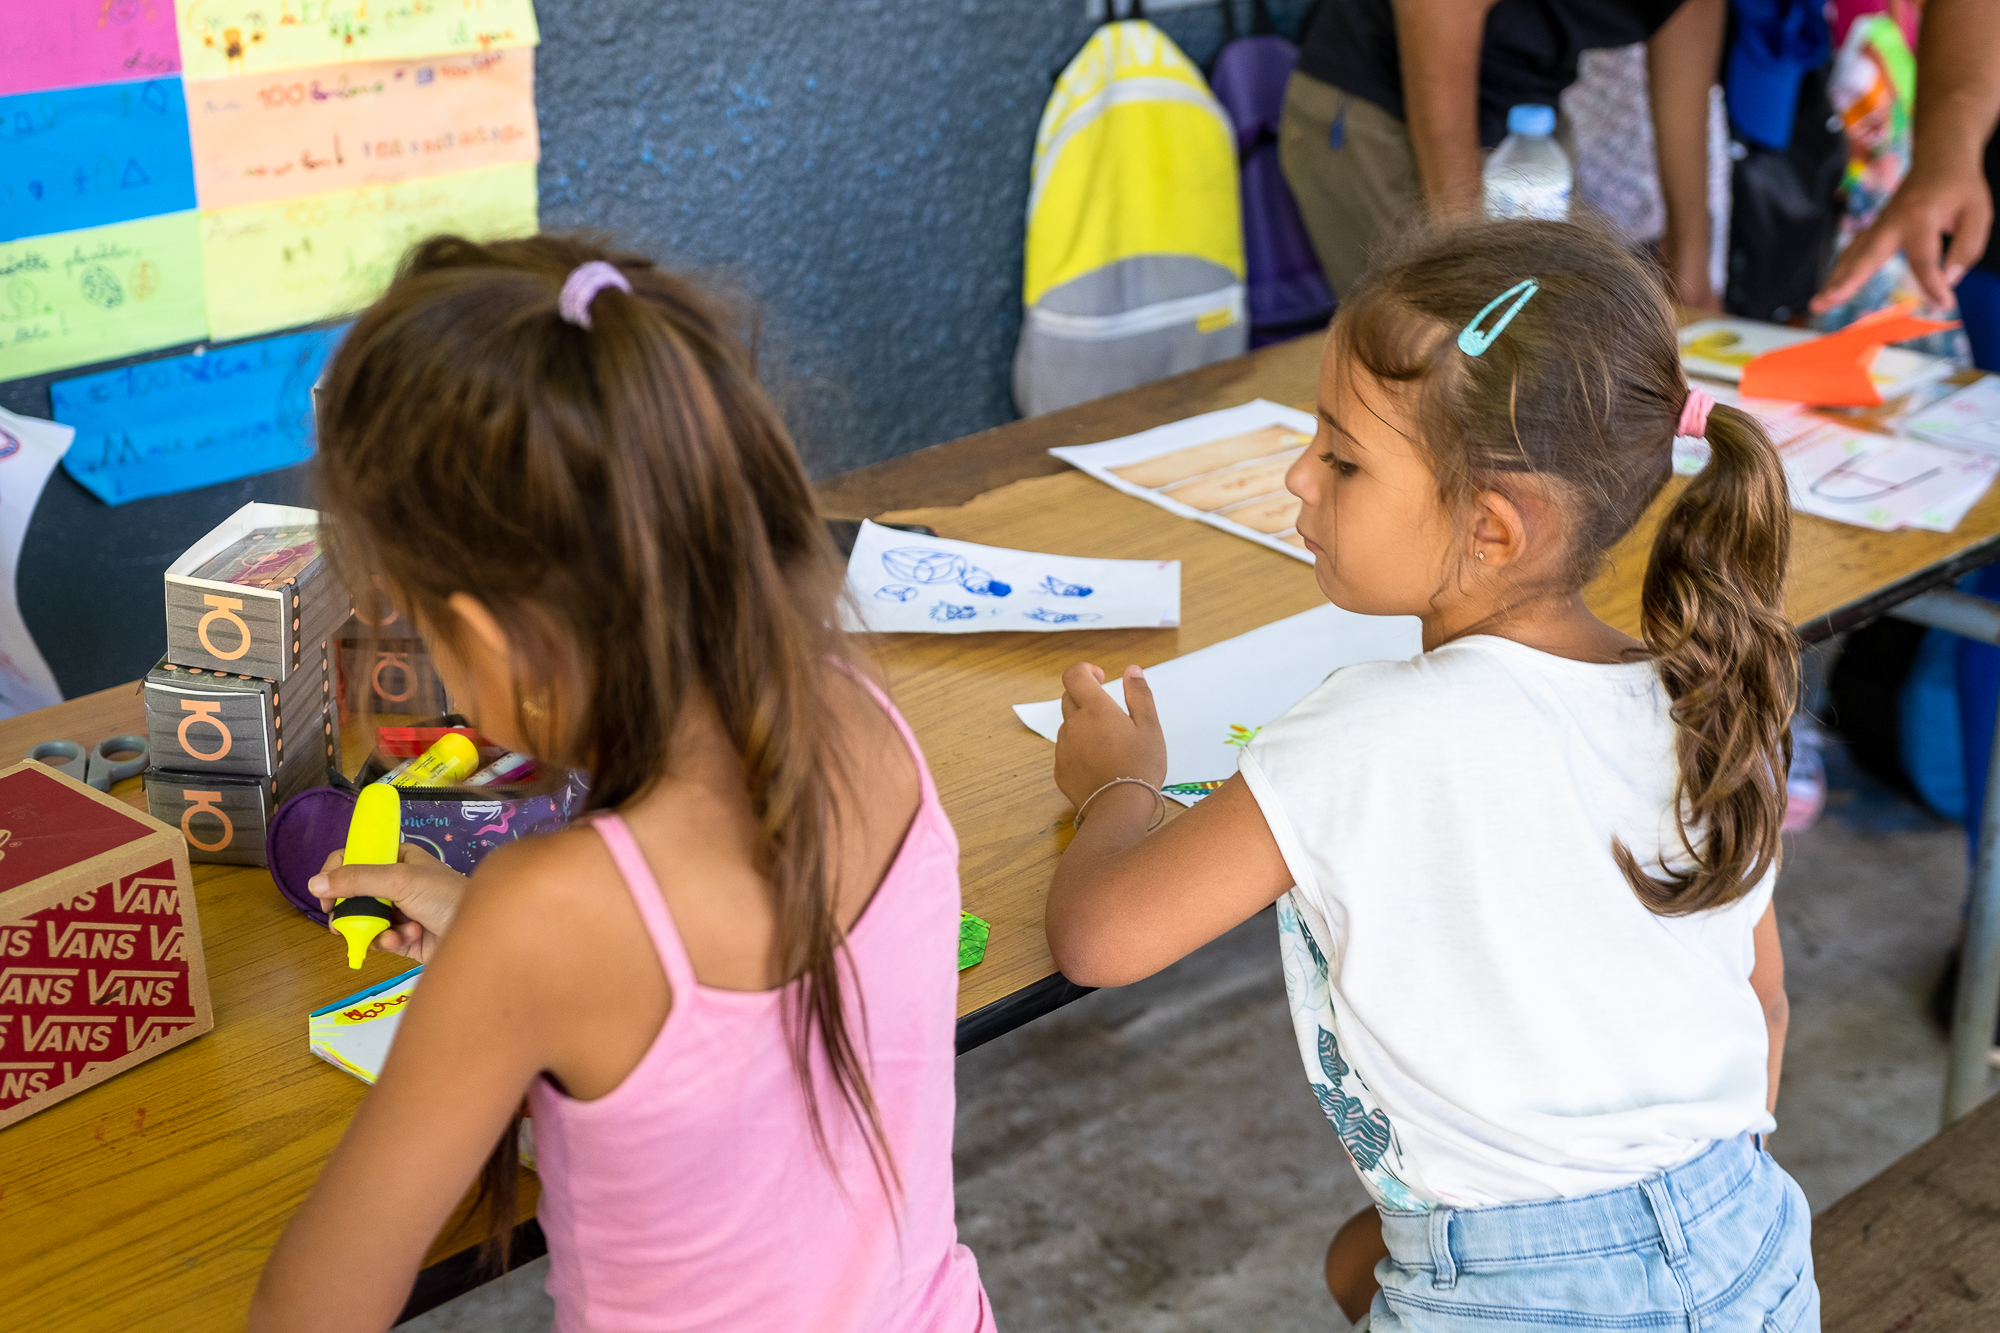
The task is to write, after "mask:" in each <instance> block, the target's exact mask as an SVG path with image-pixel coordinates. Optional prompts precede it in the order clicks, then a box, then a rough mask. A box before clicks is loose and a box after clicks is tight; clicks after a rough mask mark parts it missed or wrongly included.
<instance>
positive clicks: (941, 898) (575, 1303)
mask: <svg viewBox="0 0 2000 1333" xmlns="http://www.w3.org/2000/svg"><path fill="white" fill-rule="evenodd" d="M733 327H734V326H733V324H732V322H731V317H730V315H729V313H728V312H727V311H726V310H724V309H722V308H721V307H719V306H717V305H715V304H713V303H712V302H710V301H709V300H708V299H707V298H706V297H704V296H702V295H701V294H700V293H699V292H697V291H696V290H694V289H693V288H691V287H690V286H688V285H687V284H686V283H684V282H682V281H680V280H679V279H676V278H675V277H673V276H672V275H670V274H667V273H665V272H663V271H661V270H659V269H657V268H655V267H654V266H652V265H651V264H650V263H649V262H647V261H646V260H644V259H643V258H640V257H637V256H633V255H627V254H616V253H611V252H608V251H605V250H603V249H601V248H599V247H597V246H594V245H592V244H589V243H586V242H582V241H578V240H573V239H566V238H556V237H537V238H533V239H531V240H526V241H511V242H497V243H494V244H491V245H475V244H473V243H471V242H468V241H464V240H461V239H458V238H455V237H440V238H436V239H433V240H431V241H427V242H424V243H423V244H421V245H419V246H418V247H417V248H416V249H415V250H414V251H412V252H411V254H410V256H409V257H408V258H407V259H406V260H405V262H404V265H403V268H402V269H401V271H400V272H399V273H398V275H397V278H396V280H395V282H394V283H393V284H392V285H391V286H390V288H389V290H388V292H387V293H386V294H385V295H384V296H383V297H382V298H381V299H380V300H379V301H378V302H376V304H375V305H374V306H372V307H371V308H370V309H369V310H368V311H367V312H365V313H364V314H363V315H362V317H361V318H360V320H359V321H358V322H357V323H356V324H355V326H354V328H353V330H352V331H351V332H350V333H349V334H348V335H347V337H346V339H345V340H344V342H343V343H342V345H341V347H340V349H339V350H338V351H337V353H336V354H335V356H334V359H333V361H332V363H331V365H330V366H329V369H328V372H327V376H326V379H325V381H324V388H323V391H322V394H321V410H320V422H319V460H320V462H319V466H320V472H319V477H318V482H319V492H320V495H321V497H322V502H323V504H324V506H325V513H324V521H325V524H326V528H325V533H326V536H327V537H328V539H329V542H330V547H331V550H332V553H333V557H334V560H335V563H336V565H337V567H338V568H339V569H340V570H341V572H342V574H343V575H344V576H345V578H346V580H347V584H348V586H349V587H350V588H351V589H356V590H357V597H358V600H359V601H360V602H361V603H362V605H361V606H360V608H359V609H360V610H361V611H362V613H363V614H364V615H366V616H368V617H370V618H371V619H372V620H374V621H375V622H377V623H381V622H383V621H384V620H385V618H386V617H387V616H388V615H389V614H390V613H391V610H393V611H394V612H395V613H398V614H402V615H405V616H407V617H408V619H409V620H410V621H411V622H412V623H413V624H415V625H416V626H417V627H418V628H419V629H420V630H421V631H422V632H423V633H424V635H425V638H426V640H427V642H428V645H429V647H430V649H431V651H432V653H433V656H434V657H435V659H436V662H437V665H438V670H439V673H440V674H441V675H442V676H443V677H444V678H445V682H446V684H447V685H448V687H449V688H450V690H451V694H452V697H453V700H454V703H455V704H456V705H457V706H458V707H459V709H460V711H462V712H464V713H465V714H466V715H467V716H468V717H469V718H470V719H471V721H472V722H473V723H474V724H475V725H476V726H478V727H479V728H480V730H481V731H483V732H484V733H485V735H486V736H487V737H488V738H489V739H491V740H492V741H493V742H494V743H496V744H500V745H504V746H506V747H507V748H508V749H512V750H520V751H524V752H527V753H532V754H536V755H538V756H541V758H542V760H543V762H544V764H545V766H547V767H548V768H550V769H554V770H558V771H559V770H561V769H565V768H574V769H581V770H586V771H588V772H589V774H590V778H591V795H590V804H591V814H590V816H589V818H588V819H586V820H584V821H581V822H579V823H578V824H577V825H575V826H573V827H571V828H570V829H567V830H565V831H563V832H561V833H556V834H553V835H549V836H546V837H542V838H536V839H532V840H528V841H523V842H517V843H513V844H510V845H508V846H506V847H504V848H501V849H500V850H498V851H496V852H495V853H494V854H493V855H491V856H490V857H488V858H487V859H486V861H484V862H483V863H482V864H481V865H480V867H479V869H478V871H477V873H475V874H474V875H473V876H471V877H470V878H469V879H466V878H461V877H459V876H457V875H455V874H453V873H452V872H450V871H449V870H446V869H445V868H444V867H442V866H440V865H439V864H438V863H437V862H436V861H434V860H431V859H430V858H428V857H426V856H424V855H423V854H422V853H420V852H417V851H415V850H414V849H413V848H411V847H410V846H408V845H407V844H406V845H405V847H404V849H403V858H402V861H401V862H400V863H399V864H398V865H395V866H352V867H344V866H341V865H339V858H338V856H336V857H335V858H333V859H332V860H330V861H329V863H328V868H327V871H326V872H325V873H323V874H322V875H321V876H320V877H319V878H318V879H317V880H316V881H315V885H314V887H315V890H316V891H318V892H320V893H321V894H322V896H323V897H326V898H332V897H349V896H355V895H362V894H366V895H372V896H375V897H380V898H384V899H387V900H389V901H391V902H393V903H394V904H395V907H396V909H397V910H396V912H395V915H396V917H397V923H396V924H395V925H394V926H393V927H392V929H390V930H389V931H386V932H384V933H383V935H382V936H380V937H379V938H378V939H377V940H376V946H377V948H379V949H383V950H387V951H390V952H394V953H399V954H403V955H405V956H408V957H412V958H417V959H420V960H422V961H424V962H425V963H426V965H427V966H426V971H425V974H424V978H423V980H422V983H421V984H420V985H419V986H418V987H417V989H416V991H415V992H414V994H413V996H412V999H411V1001H410V1004H409V1007H408V1009H407V1010H406V1012H405V1014H404V1016H403V1019H402V1023H401V1026H400V1029H399V1031H398V1034H397V1038H396V1043H395V1047H394V1049H393V1051H392V1052H391V1053H390V1056H389V1058H388V1060H387V1062H386V1064H385V1067H384V1069H383V1071H382V1076H381V1079H380V1081H379V1082H378V1083H377V1084H376V1086H375V1087H374V1089H372V1090H371V1091H370V1093H369V1094H368V1096H367V1097H366V1099H365V1100H364V1101H363V1103H362V1106H361V1109H360V1111H359V1112H357V1114H356V1116H355V1118H354V1121H353V1123H352V1124H351V1125H350V1126H349V1127H348V1130H347V1133H346V1135H345V1137H344V1138H343V1139H342V1140H341V1143H340V1146H339V1147H338V1148H337V1149H336V1150H335V1152H334V1155H333V1157H332V1159H331V1160H330V1161H329V1163H328V1165H327V1168H326V1171H325V1173H324V1174H323V1175H322V1177H321V1179H320V1181H319V1184H318V1185H317V1186H316V1187H315V1189H314V1190H313V1193H312V1195H311V1197H310V1198H309V1199H308V1200H307V1202H306V1204H305V1206H304V1207H303V1208H302V1209H301V1210H300V1212H299V1214H298V1216H297V1217H295V1218H294V1219H293V1221H292V1224H291V1226H290V1227H289V1228H288V1229H287V1231H286V1233H285V1235H284V1237H283V1238H282V1240H281V1241H280V1243H279V1245H278V1246H277V1248H276V1250H275V1251H274V1253H273V1255H272V1257H271V1260H270V1262H269V1264H268V1265H267V1266H266V1268H265V1271H264V1277H263V1280H262V1282H261V1283H260V1284H259V1287H258V1291H257V1295H256V1298H255V1301H254V1303H253V1307H252V1311H251V1317H250V1325H251V1327H252V1328H253V1329H258V1330H262V1329H274V1330H279V1329H281V1330H284V1331H285V1333H299V1331H300V1330H336V1329H338V1330H359V1329H371V1330H372V1329H382V1328H386V1327H388V1326H389V1325H390V1324H391V1323H392V1322H393V1321H394V1320H395V1318H396V1316H397V1314H398V1313H399V1311H400V1310H401V1308H402V1306H403V1304H404V1302H405V1300H406V1298H407V1297H408V1295H409V1292H410V1286H411V1282H412V1280H413V1279H414V1277H415V1275H416V1273H417V1270H418V1268H419V1266H420V1265H421V1263H422V1261H423V1257H424V1255H425V1252H426V1250H427V1249H428V1248H429V1246H430V1245H431V1243H432V1241H433V1239H434V1238H435V1237H436V1236H437V1234H438V1233H439V1231H440V1230H441V1229H442V1228H443V1226H444V1225H445V1223H446V1222H447V1220H448V1219H449V1217H450V1215H451V1213H452V1211H453V1209H454V1208H455V1206H456V1205H457V1204H458V1203H459V1201H460V1200H461V1199H462V1198H463V1197H464V1195H465V1193H466V1191H467V1189H468V1187H469V1186H471V1185H472V1184H473V1182H474V1180H475V1177H476V1178H478V1180H479V1183H480V1185H481V1191H480V1192H481V1195H482V1196H483V1198H484V1200H485V1203H486V1206H487V1217H488V1231H489V1239H490V1240H497V1241H498V1242H499V1248H501V1249H503V1250H504V1244H505V1238H506V1237H507V1236H508V1235H509V1234H510V1231H511V1227H512V1225H513V1222H514V1220H515V1218H516V1217H517V1215H518V1214H517V1210H516V1200H515V1194H514V1192H515V1182H516V1180H517V1178H518V1168H517V1165H516V1159H515V1153H514V1149H515V1144H516V1142H517V1137H518V1135H517V1129H518V1126H519V1124H520V1120H521V1118H522V1115H523V1112H524V1110H525V1111H527V1112H529V1113H530V1114H531V1115H532V1124H533V1127H534V1140H535V1148H536V1154H537V1169H538V1174H539V1177H540V1183H541V1192H540V1200H539V1204H538V1209H537V1211H538V1214H539V1218H540V1221H541V1225H542V1228H543V1230H544V1232H545V1233H546V1235H547V1237H548V1244H549V1255H550V1270H549V1280H548V1290H549V1294H550V1295H551V1296H552V1297H553V1298H554V1300H555V1304H556V1328H557V1329H558V1330H559V1331H560V1333H584V1331H585V1330H590V1331H591V1333H641V1331H644V1333H696V1331H701V1333H722V1331H724V1330H727V1331H728V1333H759V1331H761V1330H770V1331H771V1333H778V1331H779V1330H784V1331H785V1333H795V1331H799V1330H819V1329H824V1330H837V1331H839V1333H932V1331H937V1333H947V1331H949V1333H982V1331H984V1330H990V1329H991V1328H992V1313H991V1310H990V1308H989V1306H988V1304H987V1301H986V1296H985V1293H984V1291H983V1290H982V1289H981V1287H980V1282H979V1273H978V1268H977V1265H976V1263H975V1262H974V1260H973V1257H972V1255H971V1253H970V1252H969V1251H968V1250H967V1249H966V1248H965V1247H964V1246H963V1245H961V1244H959V1243H958V1238H957V1230H956V1227H955V1225H954V1221H953V1205H952V1178H951V1137H952V1121H953V1113H954V1109H955V1098H954V1088H953V1072H954V1071H953V1063H952V1062H953V1037H954V1028H955V1009H956V999H957V989H958V987H957V971H956V959H957V948H956V945H957V939H958V918H959V891H958V872H957V862H958V843H957V839H956V838H955V837H954V835H953V833H952V829H951V824H950V822H949V821H948V820H947V819H946V817H945V814H944V810H943V807H942V806H941V805H940V804H939V803H938V797H937V790H936V787H935V786H934V784H933V783H932V781H931V777H930V773H929V770H928V769H927V768H926V766H925V764H924V760H923V755H922V754H921V752H920V751H919V750H918V748H917V744H916V740H915V738H914V737H913V736H912V735H911V734H910V731H909V728H908V726H907V724H905V722H904V721H903V719H902V717H901V715H900V714H899V713H897V712H896V709H895V707H894V705H892V704H891V703H890V701H889V699H888V698H887V697H886V696H885V695H884V694H883V693H882V692H881V691H880V690H879V689H878V688H877V687H876V686H875V685H874V684H873V683H872V682H871V681H869V680H868V679H867V677H866V676H864V675H863V674H862V673H861V672H860V671H858V670H857V669H856V668H854V667H853V666H851V665H849V664H848V661H847V658H846V655H845V653H846V646H845V644H844V642H843V638H842V636H841V634H840V632H839V630H838V628H837V626H838V624H839V608H838V595H839V587H840V582H841V568H840V564H839V561H838V558H837V556H836V555H835V554H834V552H833V551H832V549H831V544H830V542H829V540H828V538H827V535H826V532H825V529H824V526H823V524H821V522H820V520H819V519H818V517H817V515H816V514H815V512H814V509H813V504H812V494H811V490H810V487H809V485H808V483H807V481H806V478H805V475H804V471H803V469H802V468H801V466H800V464H799V461H798V457H797V454H796V452H795V451H794V450H793V448H792V445H791V442H790V441H789V439H788V438H787V437H786V435H785V431H784V427H783V424H782V422H781V421H780V419H779V417H778V415H777V413H776V412H775V410H774V409H773V408H772V407H771V405H770V404H769V402H768V401H767V400H766V399H765V398H764V397H763V395H762V393H761V392H760V391H759V389H758V388H757V385H756V379H755V373H754V366H752V364H751V362H750V358H749V354H748V353H747V351H745V350H744V348H743V347H742V345H741V343H740V342H739V341H738V340H737V339H736V338H735V336H734V335H733V332H732V329H733ZM440 515H444V516H449V518H450V523H449V525H444V524H441V523H440V522H439V516H440ZM377 593H379V594H381V597H377V596H376V595H375V594H377ZM382 597H386V599H387V600H388V602H389V603H390V605H386V606H385V605H382V604H381V600H382ZM329 947H331V946H329ZM524 1102H525V1107H524ZM496 1145H497V1146H496ZM482 1161H483V1163H484V1165H483V1166H482ZM502 1258H503V1262H504V1254H503V1256H502Z"/></svg>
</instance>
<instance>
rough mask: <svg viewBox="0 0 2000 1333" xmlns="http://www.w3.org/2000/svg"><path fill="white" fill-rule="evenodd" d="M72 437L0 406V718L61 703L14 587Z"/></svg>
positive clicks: (49, 423)
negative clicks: (27, 540)
mask: <svg viewBox="0 0 2000 1333" xmlns="http://www.w3.org/2000/svg"><path fill="white" fill-rule="evenodd" d="M73 434H75V432H74V431H72V430H71V429H70V428H69V427H68V426H59V425H57V424H56V423H55V422H53V421H42V420H40V419H38V418H35V417H17V416H15V415H14V414H13V413H12V412H9V411H7V410H6V409H5V408H0V717H16V716H19V715H20V714H22V713H27V712H32V711H33V710H34V709H37V708H47V707H48V706H49V705H50V704H56V703H61V702H62V691H61V690H60V689H58V688H57V687H56V678H55V673H53V672H52V671H50V670H49V664H48V662H47V661H46V660H45V659H44V658H43V657H42V650H41V649H40V648H38V647H36V646H35V639H34V636H33V635H31V634H29V633H28V625H27V622H26V621H24V620H22V619H21V607H20V603H19V601H18V600H17V596H16V592H15V589H16V586H17V584H18V579H19V573H20V564H21V540H22V538H24V537H26V536H27V535H28V520H29V519H31V518H33V517H34V515H35V504H36V502H37V501H39V500H40V499H41V498H42V487H43V486H45V485H47V484H48V480H49V473H51V472H53V471H55V467H56V463H57V462H58V461H60V460H61V458H62V456H63V451H64V450H65V449H67V448H69V442H70V436H71V435H73Z"/></svg>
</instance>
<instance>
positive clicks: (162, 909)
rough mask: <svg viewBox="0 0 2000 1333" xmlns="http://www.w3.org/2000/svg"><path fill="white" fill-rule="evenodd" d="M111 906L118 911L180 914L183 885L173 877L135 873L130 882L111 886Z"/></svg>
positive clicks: (165, 914) (148, 914)
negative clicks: (159, 877) (149, 876)
mask: <svg viewBox="0 0 2000 1333" xmlns="http://www.w3.org/2000/svg"><path fill="white" fill-rule="evenodd" d="M111 906H112V909H113V910H114V911H118V912H138V913H141V914H142V915H145V916H179V915H180V914H181V886H180V885H179V884H178V883H176V882H175V881H174V880H171V879H147V878H145V877H144V876H142V875H135V876H134V877H133V878H132V880H131V882H130V883H127V884H125V885H123V886H120V885H117V884H114V885H112V886H111Z"/></svg>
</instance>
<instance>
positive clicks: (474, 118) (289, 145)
mask: <svg viewBox="0 0 2000 1333" xmlns="http://www.w3.org/2000/svg"><path fill="white" fill-rule="evenodd" d="M188 134H189V137H190V139H191V140H192V141H193V144H194V172H195V191H196V194H197V196H198V197H199V198H200V200H201V206H202V207H203V208H205V209H216V208H236V207H240V206H242V205H246V204H267V203H273V202H276V201H278V200H281V199H293V198H297V197H299V196H300V195H308V194H326V193H329V192H331V191H334V190H351V189H358V188H360V187H362V186H365V185H388V184H393V183H395V182H397V181H404V180H412V179H415V178H417V177H421V176H442V175H446V174H448V173H451V172H458V171H473V170H476V169H478V168H481V167H491V166H498V165H500V164H502V163H505V162H533V161H535V160H536V159H537V158H538V157H540V155H541V137H540V135H539V133H538V132H537V130H536V127H535V52H534V48H532V47H515V48H511V49H506V50H498V51H488V52H484V53H477V54H471V55H459V56H437V57H431V58H425V59H421V60H381V61H362V62H351V63H346V64H340V65H321V66H311V67H307V68H303V69H291V70H285V71H283V72H281V73H278V74H251V75H243V76H239V77H236V78H229V79H203V80H198V81H193V82H190V83H189V84H188Z"/></svg>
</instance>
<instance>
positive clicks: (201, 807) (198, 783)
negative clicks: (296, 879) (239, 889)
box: [146, 768, 278, 866]
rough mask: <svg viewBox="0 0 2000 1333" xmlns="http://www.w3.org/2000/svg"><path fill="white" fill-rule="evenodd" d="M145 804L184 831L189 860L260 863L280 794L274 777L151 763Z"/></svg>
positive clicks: (218, 862)
mask: <svg viewBox="0 0 2000 1333" xmlns="http://www.w3.org/2000/svg"><path fill="white" fill-rule="evenodd" d="M146 808H147V809H148V810H151V811H152V812H153V818H155V819H157V820H159V821H160V822H161V823H163V824H167V825H169V826H171V827H173V828H176V829H178V830H179V831H180V835H181V836H182V837H183V838H185V839H186V840H187V855H188V859H189V860H190V861H203V862H209V863H212V864H218V865H236V866H261V865H263V864H264V863H265V859H266V858H265V853H264V834H265V833H266V832H267V831H268V830H269V829H270V826H271V812H272V811H274V810H276V809H277V808H278V793H277V789H276V782H275V780H274V779H272V778H247V777H239V776H236V775H234V774H230V773H177V772H175V771H173V770H172V769H167V768H152V769H148V770H146Z"/></svg>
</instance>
